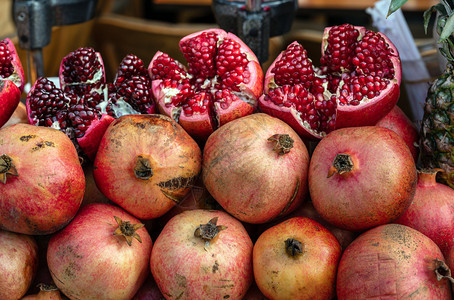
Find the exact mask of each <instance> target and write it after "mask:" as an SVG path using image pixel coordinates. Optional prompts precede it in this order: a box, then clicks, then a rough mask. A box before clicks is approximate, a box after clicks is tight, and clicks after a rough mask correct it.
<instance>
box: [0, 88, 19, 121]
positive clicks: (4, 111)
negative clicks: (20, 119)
mask: <svg viewBox="0 0 454 300" xmlns="http://www.w3.org/2000/svg"><path fill="white" fill-rule="evenodd" d="M20 95H21V91H20V89H19V88H18V87H17V86H16V85H15V84H14V83H13V82H12V81H9V80H6V81H4V80H0V127H2V126H3V125H4V124H6V123H7V122H8V120H9V119H10V118H11V116H12V115H13V113H14V111H15V110H16V108H17V106H18V105H19V102H20Z"/></svg>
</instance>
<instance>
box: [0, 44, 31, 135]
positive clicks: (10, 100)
mask: <svg viewBox="0 0 454 300" xmlns="http://www.w3.org/2000/svg"><path fill="white" fill-rule="evenodd" d="M24 85H25V77H24V69H23V68H22V63H21V61H20V59H19V56H18V55H17V51H16V48H15V46H14V44H13V42H12V41H11V40H10V39H9V38H6V39H4V40H1V41H0V127H2V126H3V125H4V124H5V123H6V122H7V121H8V120H9V119H10V117H11V115H12V114H13V112H14V110H15V109H16V107H17V105H18V104H19V102H20V97H21V94H22V91H23V90H24Z"/></svg>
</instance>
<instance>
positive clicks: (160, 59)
mask: <svg viewBox="0 0 454 300" xmlns="http://www.w3.org/2000/svg"><path fill="white" fill-rule="evenodd" d="M179 47H180V50H181V51H182V53H183V56H184V57H185V58H186V60H187V65H184V64H183V63H181V62H178V61H176V60H174V59H173V58H171V57H169V56H168V55H167V54H165V53H163V52H160V51H159V52H157V53H156V54H155V55H154V57H153V58H152V60H151V62H150V63H149V64H148V67H147V66H146V64H145V63H144V62H143V61H142V60H141V59H140V58H138V57H137V56H135V55H133V54H129V55H127V56H126V57H125V58H124V59H123V60H122V61H121V62H120V63H119V67H118V70H117V73H116V76H115V78H114V80H113V81H112V82H108V81H107V80H106V75H105V72H104V66H103V61H102V56H101V53H99V52H97V51H96V50H95V49H93V48H89V47H86V48H80V49H76V50H75V51H73V52H71V53H69V54H68V55H67V56H65V57H64V58H63V59H62V62H61V68H60V74H59V83H58V84H55V83H54V82H53V81H51V80H50V79H49V78H45V77H41V78H38V79H37V80H36V82H34V83H33V84H32V86H31V89H30V91H29V92H28V93H27V95H24V100H25V101H22V102H20V98H21V93H22V91H23V86H24V77H23V69H22V65H21V62H20V60H19V58H18V56H17V53H16V50H15V48H14V45H13V44H12V43H11V41H9V40H3V41H0V257H1V259H0V274H1V275H0V298H1V299H135V300H145V299H163V298H165V299H369V298H374V299H385V298H386V299H388V298H389V299H402V298H408V299H452V297H453V296H454V294H453V289H452V284H453V283H454V279H453V277H452V276H451V269H452V268H454V191H453V190H452V189H451V188H450V187H448V186H446V185H443V184H441V183H438V182H437V181H436V174H437V172H441V170H427V169H420V168H419V167H418V166H419V164H418V152H419V149H418V147H417V146H416V145H417V143H416V142H417V141H418V139H419V138H418V135H419V133H418V131H417V129H416V127H415V125H414V124H413V123H412V121H411V120H410V118H408V117H407V116H406V114H405V112H404V111H403V110H401V109H400V108H399V106H397V101H398V98H399V90H400V78H401V68H400V60H399V54H398V52H397V50H396V48H395V47H394V46H393V44H392V43H391V42H390V41H389V39H387V37H386V36H385V35H384V34H382V33H378V32H373V31H371V30H367V29H365V28H363V27H359V26H352V25H349V24H344V25H340V26H333V27H329V28H326V30H325V33H324V37H323V44H322V58H321V61H320V63H319V64H315V63H313V62H312V60H311V59H310V58H309V57H308V55H307V52H306V50H305V49H304V45H300V44H298V43H296V42H294V43H291V44H290V45H288V47H287V48H286V49H284V50H283V51H282V53H281V54H280V55H278V56H277V57H276V59H275V61H274V62H273V63H272V64H271V66H270V67H269V68H268V70H266V72H264V70H262V68H261V66H260V64H259V62H258V60H257V58H256V56H255V55H254V53H253V52H252V51H251V50H250V49H249V47H248V46H247V45H246V44H244V43H243V42H242V41H241V40H240V39H239V38H238V37H236V36H235V35H233V34H232V33H227V32H224V31H223V30H220V29H210V30H206V31H202V32H196V33H194V34H191V35H189V36H187V37H185V38H183V39H182V40H181V42H180V44H179ZM264 74H265V75H264ZM24 102H25V103H24Z"/></svg>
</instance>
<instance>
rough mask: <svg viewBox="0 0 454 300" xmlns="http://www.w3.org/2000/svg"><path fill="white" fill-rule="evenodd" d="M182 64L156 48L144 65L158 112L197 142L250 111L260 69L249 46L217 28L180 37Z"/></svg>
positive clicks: (260, 89)
mask: <svg viewBox="0 0 454 300" xmlns="http://www.w3.org/2000/svg"><path fill="white" fill-rule="evenodd" d="M179 46H180V51H181V52H182V53H183V55H184V57H185V59H186V60H187V63H188V65H187V67H186V66H184V65H183V64H182V63H180V62H178V61H176V60H174V59H173V58H171V57H169V55H168V54H166V53H163V52H160V51H158V52H157V53H156V54H155V56H154V57H153V59H152V60H151V62H150V64H149V66H148V72H149V75H150V77H151V79H152V91H153V95H154V97H155V99H156V103H157V106H158V109H159V111H160V112H161V113H163V114H165V115H167V116H169V117H171V118H173V119H174V120H175V121H177V122H179V123H180V125H181V126H182V127H183V128H184V129H185V130H186V131H187V132H188V133H189V134H190V135H191V136H192V137H193V138H195V139H196V140H198V141H202V142H203V141H205V140H206V138H207V137H208V136H209V135H210V134H211V133H212V132H213V131H214V130H216V129H217V128H219V127H220V126H222V125H224V124H225V123H227V122H229V121H232V120H234V119H237V118H239V117H242V116H245V115H248V114H251V113H253V112H254V110H255V109H256V107H257V99H258V97H260V95H261V94H262V92H263V70H262V68H261V66H260V63H259V61H258V59H257V57H256V56H255V54H254V53H253V52H252V50H251V49H250V48H249V47H248V46H247V45H246V44H244V43H243V42H242V41H241V40H240V39H239V38H238V37H237V36H235V35H234V34H232V33H227V32H225V31H223V30H221V29H209V30H204V31H200V32H196V33H193V34H191V35H188V36H186V37H184V38H182V39H181V41H180V44H179Z"/></svg>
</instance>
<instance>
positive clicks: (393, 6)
mask: <svg viewBox="0 0 454 300" xmlns="http://www.w3.org/2000/svg"><path fill="white" fill-rule="evenodd" d="M407 1H408V0H391V3H390V4H389V9H388V15H387V17H389V16H390V15H392V14H393V13H394V12H395V11H396V10H398V9H399V8H401V7H402V5H404V4H405V2H407Z"/></svg>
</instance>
